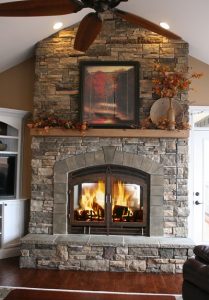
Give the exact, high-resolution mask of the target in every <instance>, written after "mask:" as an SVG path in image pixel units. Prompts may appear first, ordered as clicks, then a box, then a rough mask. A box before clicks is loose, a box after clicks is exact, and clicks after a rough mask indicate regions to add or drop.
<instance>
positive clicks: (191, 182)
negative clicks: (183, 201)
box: [188, 106, 209, 240]
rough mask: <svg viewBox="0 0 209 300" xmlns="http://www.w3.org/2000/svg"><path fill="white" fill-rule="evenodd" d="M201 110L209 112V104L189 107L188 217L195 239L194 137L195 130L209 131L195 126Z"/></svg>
mask: <svg viewBox="0 0 209 300" xmlns="http://www.w3.org/2000/svg"><path fill="white" fill-rule="evenodd" d="M201 111H208V112H209V106H190V107H189V118H190V120H189V121H190V124H191V130H190V135H189V140H188V146H189V151H188V153H189V162H188V171H189V174H188V206H189V209H190V214H189V217H188V237H189V238H191V239H192V240H194V234H193V230H194V229H193V228H194V227H193V226H195V224H194V222H193V220H194V205H193V186H194V173H193V170H194V163H193V162H194V153H193V139H194V132H198V131H209V127H206V128H202V127H199V128H198V127H194V124H193V117H192V116H193V114H194V113H195V112H201Z"/></svg>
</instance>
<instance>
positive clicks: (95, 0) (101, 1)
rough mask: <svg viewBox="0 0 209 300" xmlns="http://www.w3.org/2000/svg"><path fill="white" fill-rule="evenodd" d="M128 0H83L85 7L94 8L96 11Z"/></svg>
mask: <svg viewBox="0 0 209 300" xmlns="http://www.w3.org/2000/svg"><path fill="white" fill-rule="evenodd" d="M126 1H128V0H82V2H83V5H84V7H90V8H93V9H94V10H95V11H96V12H104V11H106V10H109V9H112V8H114V7H116V6H117V5H119V4H120V2H126Z"/></svg>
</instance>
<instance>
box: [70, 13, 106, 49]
mask: <svg viewBox="0 0 209 300" xmlns="http://www.w3.org/2000/svg"><path fill="white" fill-rule="evenodd" d="M101 28H102V20H101V19H100V17H99V16H98V14H97V13H89V14H88V15H86V16H85V17H84V18H83V20H82V21H81V23H80V25H79V27H78V31H77V34H76V38H75V43H74V48H75V49H76V50H79V51H86V50H87V49H88V47H89V46H90V45H91V44H92V43H93V41H94V40H95V38H96V37H97V35H98V34H99V32H100V31H101Z"/></svg>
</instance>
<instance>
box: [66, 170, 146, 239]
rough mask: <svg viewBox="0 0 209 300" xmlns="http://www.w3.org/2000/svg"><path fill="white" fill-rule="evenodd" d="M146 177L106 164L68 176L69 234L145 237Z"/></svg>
mask: <svg viewBox="0 0 209 300" xmlns="http://www.w3.org/2000/svg"><path fill="white" fill-rule="evenodd" d="M147 177H148V175H147V176H146V175H145V174H143V175H142V174H141V173H140V174H139V172H137V173H136V174H134V171H133V170H132V169H131V170H129V168H124V167H119V166H118V167H116V166H106V165H105V166H99V167H98V168H97V167H92V168H86V169H83V170H81V171H76V172H74V173H72V174H69V214H68V217H69V223H68V224H69V225H70V226H69V232H70V233H78V231H75V230H80V232H82V231H83V232H84V233H86V230H87V231H88V232H89V233H90V232H91V233H101V232H102V233H107V234H110V233H111V234H113V233H128V232H129V231H132V232H134V233H138V234H139V232H141V234H142V235H145V234H148V228H147V223H148V222H147V213H148V205H147V198H148V192H147V189H148V186H147V185H148V178H147ZM79 227H80V229H79ZM128 228H131V229H130V230H129V229H128ZM135 228H136V229H135ZM74 229H75V230H74Z"/></svg>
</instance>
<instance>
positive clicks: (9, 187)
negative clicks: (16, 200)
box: [0, 154, 17, 199]
mask: <svg viewBox="0 0 209 300" xmlns="http://www.w3.org/2000/svg"><path fill="white" fill-rule="evenodd" d="M16 165H17V156H16V155H15V154H0V198H4V199H9V198H13V197H15V191H16Z"/></svg>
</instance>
